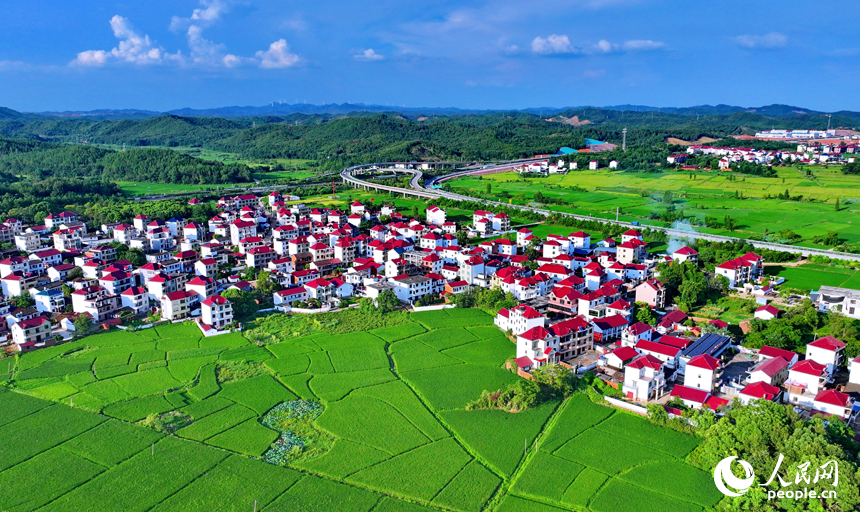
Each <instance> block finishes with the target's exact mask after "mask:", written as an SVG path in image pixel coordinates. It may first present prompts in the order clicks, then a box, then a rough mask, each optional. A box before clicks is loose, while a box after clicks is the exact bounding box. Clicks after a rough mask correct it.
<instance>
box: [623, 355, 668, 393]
mask: <svg viewBox="0 0 860 512" xmlns="http://www.w3.org/2000/svg"><path fill="white" fill-rule="evenodd" d="M623 348H629V347H623ZM619 350H621V349H619ZM631 350H632V349H631ZM665 386H666V377H665V375H664V374H663V362H662V361H660V360H659V359H657V358H656V357H654V356H650V355H647V354H646V355H640V356H638V357H637V358H636V359H634V360H633V361H631V362H630V363H629V364H628V365H627V366H625V367H624V385H623V386H622V388H621V392H622V393H624V397H625V398H627V400H643V401H647V400H650V399H652V398H653V399H657V398H659V397H660V394H661V392H662V390H663V388H664V387H665Z"/></svg>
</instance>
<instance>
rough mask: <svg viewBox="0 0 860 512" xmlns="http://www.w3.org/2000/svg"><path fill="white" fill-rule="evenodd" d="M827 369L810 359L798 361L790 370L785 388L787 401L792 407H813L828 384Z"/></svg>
mask: <svg viewBox="0 0 860 512" xmlns="http://www.w3.org/2000/svg"><path fill="white" fill-rule="evenodd" d="M826 370H827V367H826V366H824V365H823V364H819V363H816V362H815V361H812V360H810V359H804V360H803V361H798V362H797V363H795V364H794V365H792V367H791V368H789V370H788V379H787V380H786V381H785V383H784V384H783V386H784V387H785V390H786V392H787V393H786V395H787V396H786V401H788V403H790V404H792V405H802V406H806V407H813V402H814V401H815V397H816V396H817V395H818V393H819V391H821V390H822V389H824V387H825V385H826V384H827V371H826Z"/></svg>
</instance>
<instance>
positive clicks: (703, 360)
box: [660, 338, 720, 371]
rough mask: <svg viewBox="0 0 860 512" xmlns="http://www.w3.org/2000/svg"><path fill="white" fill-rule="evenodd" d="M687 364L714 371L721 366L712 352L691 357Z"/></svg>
mask: <svg viewBox="0 0 860 512" xmlns="http://www.w3.org/2000/svg"><path fill="white" fill-rule="evenodd" d="M660 339H661V340H662V339H663V338H660ZM687 366H692V367H693V368H703V369H705V370H711V371H714V370H716V369H717V368H719V367H720V362H719V361H718V360H717V359H716V358H714V357H713V356H711V355H710V354H700V355H698V356H696V357H694V358H692V359H690V361H689V362H688V363H687Z"/></svg>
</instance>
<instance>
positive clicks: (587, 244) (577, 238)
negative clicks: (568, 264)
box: [567, 231, 591, 249]
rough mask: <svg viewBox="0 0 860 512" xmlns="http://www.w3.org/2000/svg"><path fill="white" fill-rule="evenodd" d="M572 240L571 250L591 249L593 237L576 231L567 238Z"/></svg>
mask: <svg viewBox="0 0 860 512" xmlns="http://www.w3.org/2000/svg"><path fill="white" fill-rule="evenodd" d="M567 239H568V240H570V246H571V248H575V249H590V248H591V235H589V234H588V233H586V232H585V231H576V232H574V233H571V234H570V235H568V237H567Z"/></svg>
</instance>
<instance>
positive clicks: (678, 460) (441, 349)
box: [0, 309, 717, 512]
mask: <svg viewBox="0 0 860 512" xmlns="http://www.w3.org/2000/svg"><path fill="white" fill-rule="evenodd" d="M400 314H401V315H404V316H403V317H402V322H401V323H400V324H399V325H394V326H391V327H383V328H379V329H373V330H371V331H369V332H355V333H350V334H330V333H328V332H325V331H322V330H320V329H311V332H310V334H307V335H305V336H301V337H290V336H289V335H285V336H284V339H283V340H281V342H280V343H275V344H269V345H265V346H257V345H255V344H252V343H250V342H249V341H248V339H247V338H245V337H244V336H242V335H241V334H229V335H224V336H217V337H212V338H203V337H201V335H200V333H199V331H198V330H197V328H196V327H195V326H194V325H193V324H174V325H168V326H164V327H157V328H155V329H149V330H144V331H138V332H122V331H111V332H108V333H104V334H99V335H95V336H91V337H88V338H84V339H83V340H80V341H76V342H72V343H68V344H65V345H60V346H57V347H52V348H49V349H44V350H40V351H36V352H33V353H30V354H26V355H23V356H22V357H20V359H19V360H18V363H17V365H16V367H15V368H14V369H13V373H12V375H11V378H9V379H8V382H7V383H6V386H7V387H9V388H11V389H10V390H7V391H2V388H0V411H2V414H0V435H2V438H3V439H4V440H6V442H4V443H0V497H2V498H0V501H2V506H0V508H3V510H12V511H25V510H46V511H48V510H50V511H53V510H56V511H67V510H93V511H96V510H141V511H142V510H183V511H187V510H200V511H204V510H205V511H209V510H253V507H254V504H255V502H256V506H257V510H273V511H274V510H278V511H280V510H303V511H305V510H319V511H326V510H339V511H340V510H345V511H356V512H364V511H367V512H370V511H374V512H386V511H392V512H393V511H414V512H419V511H421V510H431V509H443V510H454V511H463V512H477V511H480V510H521V509H522V510H542V509H544V508H545V509H546V510H555V509H556V508H558V507H560V508H563V509H571V508H573V507H575V508H582V509H585V508H586V507H587V508H588V509H591V510H597V511H601V512H602V511H604V510H606V511H609V510H632V509H631V508H629V507H630V506H631V505H629V504H626V503H621V504H619V502H620V501H621V502H623V501H624V499H623V497H624V496H627V495H629V494H630V493H631V492H634V491H635V492H636V493H638V494H637V498H636V500H637V501H636V503H638V504H639V505H638V506H641V507H644V508H645V509H650V508H654V507H657V506H658V504H659V503H661V502H663V501H666V500H668V501H667V502H671V503H672V506H673V507H677V508H678V509H679V510H702V509H703V508H707V507H710V506H712V505H713V504H715V503H716V500H717V497H715V496H712V495H710V494H708V493H707V492H705V490H706V489H708V488H711V487H712V486H710V487H709V486H708V485H705V484H707V482H706V481H703V480H702V473H701V472H700V471H698V470H696V469H695V468H692V467H690V466H688V465H687V464H686V463H685V462H684V457H685V456H686V454H687V453H688V452H689V451H690V450H692V449H693V447H695V445H696V443H697V441H696V439H695V438H693V437H690V436H685V435H682V434H678V433H676V432H674V431H670V430H665V429H662V428H659V427H655V426H653V425H651V424H649V423H647V422H645V421H644V420H641V419H639V418H636V417H632V416H629V415H627V414H626V413H621V412H615V411H613V410H611V409H608V408H604V407H602V406H598V405H594V404H592V403H591V402H589V401H588V400H587V398H586V397H585V396H584V395H578V396H575V397H573V398H572V399H570V400H568V401H567V402H565V403H560V402H557V401H556V402H550V403H545V404H543V405H541V406H539V407H535V408H533V409H531V410H529V411H527V412H523V413H519V414H509V413H506V412H502V411H466V410H464V406H465V405H466V404H467V403H468V402H470V401H471V400H473V399H475V398H476V397H477V396H479V395H480V393H481V392H482V391H483V390H495V389H499V388H500V387H502V386H504V385H505V384H507V383H510V382H514V381H515V380H516V379H517V378H518V377H516V376H515V375H514V374H512V373H510V372H509V371H507V370H505V369H504V368H503V363H504V361H505V360H506V359H508V358H509V357H511V356H512V355H513V354H514V346H513V345H512V344H511V343H510V341H508V340H507V338H505V337H504V335H503V334H502V333H501V332H500V331H498V330H497V329H496V328H495V327H494V326H492V319H491V317H490V316H489V315H487V314H485V313H483V312H481V311H478V310H456V309H455V310H444V311H434V312H427V313H413V314H410V315H409V316H408V317H406V316H405V314H402V313H400ZM325 325H327V324H326V323H325V320H324V319H323V321H322V322H321V323H320V324H319V326H321V328H325ZM237 362H238V363H239V366H240V369H241V372H240V371H236V364H237ZM230 369H232V370H231V371H227V370H230ZM296 399H304V400H312V401H315V402H318V403H320V404H321V405H322V407H323V411H322V413H321V414H320V415H319V416H318V417H316V419H315V420H314V421H313V428H314V429H316V431H318V432H319V434H320V436H321V437H325V438H326V439H330V440H333V442H331V443H330V446H327V447H326V450H324V451H322V453H319V454H318V455H316V456H313V457H306V456H302V455H301V454H300V453H298V452H296V453H294V452H290V453H289V460H288V463H287V467H278V466H275V465H271V464H267V463H265V462H263V461H261V460H259V459H260V458H261V457H262V456H263V455H264V454H265V453H266V452H267V451H268V450H269V449H270V446H271V445H272V443H273V442H275V441H276V439H278V436H279V433H278V432H276V431H275V430H271V429H269V428H268V427H265V426H263V425H262V424H261V423H260V419H261V417H263V416H264V415H266V413H267V412H268V411H269V410H270V409H272V407H274V406H275V405H277V404H280V403H283V402H288V401H293V400H296ZM157 419H160V420H166V419H178V420H179V421H178V422H176V423H174V424H173V428H170V429H164V428H162V429H161V431H156V430H153V429H152V428H147V427H146V426H143V425H155V424H156V423H154V420H157ZM22 433H26V435H22ZM608 440H612V442H607V441H608ZM524 444H525V445H527V446H528V451H527V454H525V455H524V453H523V452H524V450H523V447H524ZM300 451H301V450H299V452H300ZM666 465H669V466H668V469H667V466H666ZM670 470H671V472H673V473H674V474H679V475H681V476H682V477H683V484H684V486H686V487H684V489H687V488H688V487H689V488H690V489H694V490H695V489H698V488H699V487H701V488H702V491H703V492H702V493H699V494H695V493H693V492H692V491H691V492H689V493H687V492H686V491H685V492H684V493H680V494H678V493H676V494H675V495H673V497H667V495H666V494H665V493H666V489H661V488H660V485H659V480H660V477H661V475H663V476H665V475H666V473H667V472H668V471H670ZM705 476H707V475H705ZM679 478H680V477H679ZM34 486H38V489H39V492H38V493H34V492H32V491H33V488H34ZM661 500H663V501H661ZM618 507H620V508H618ZM625 507H627V508H625Z"/></svg>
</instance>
